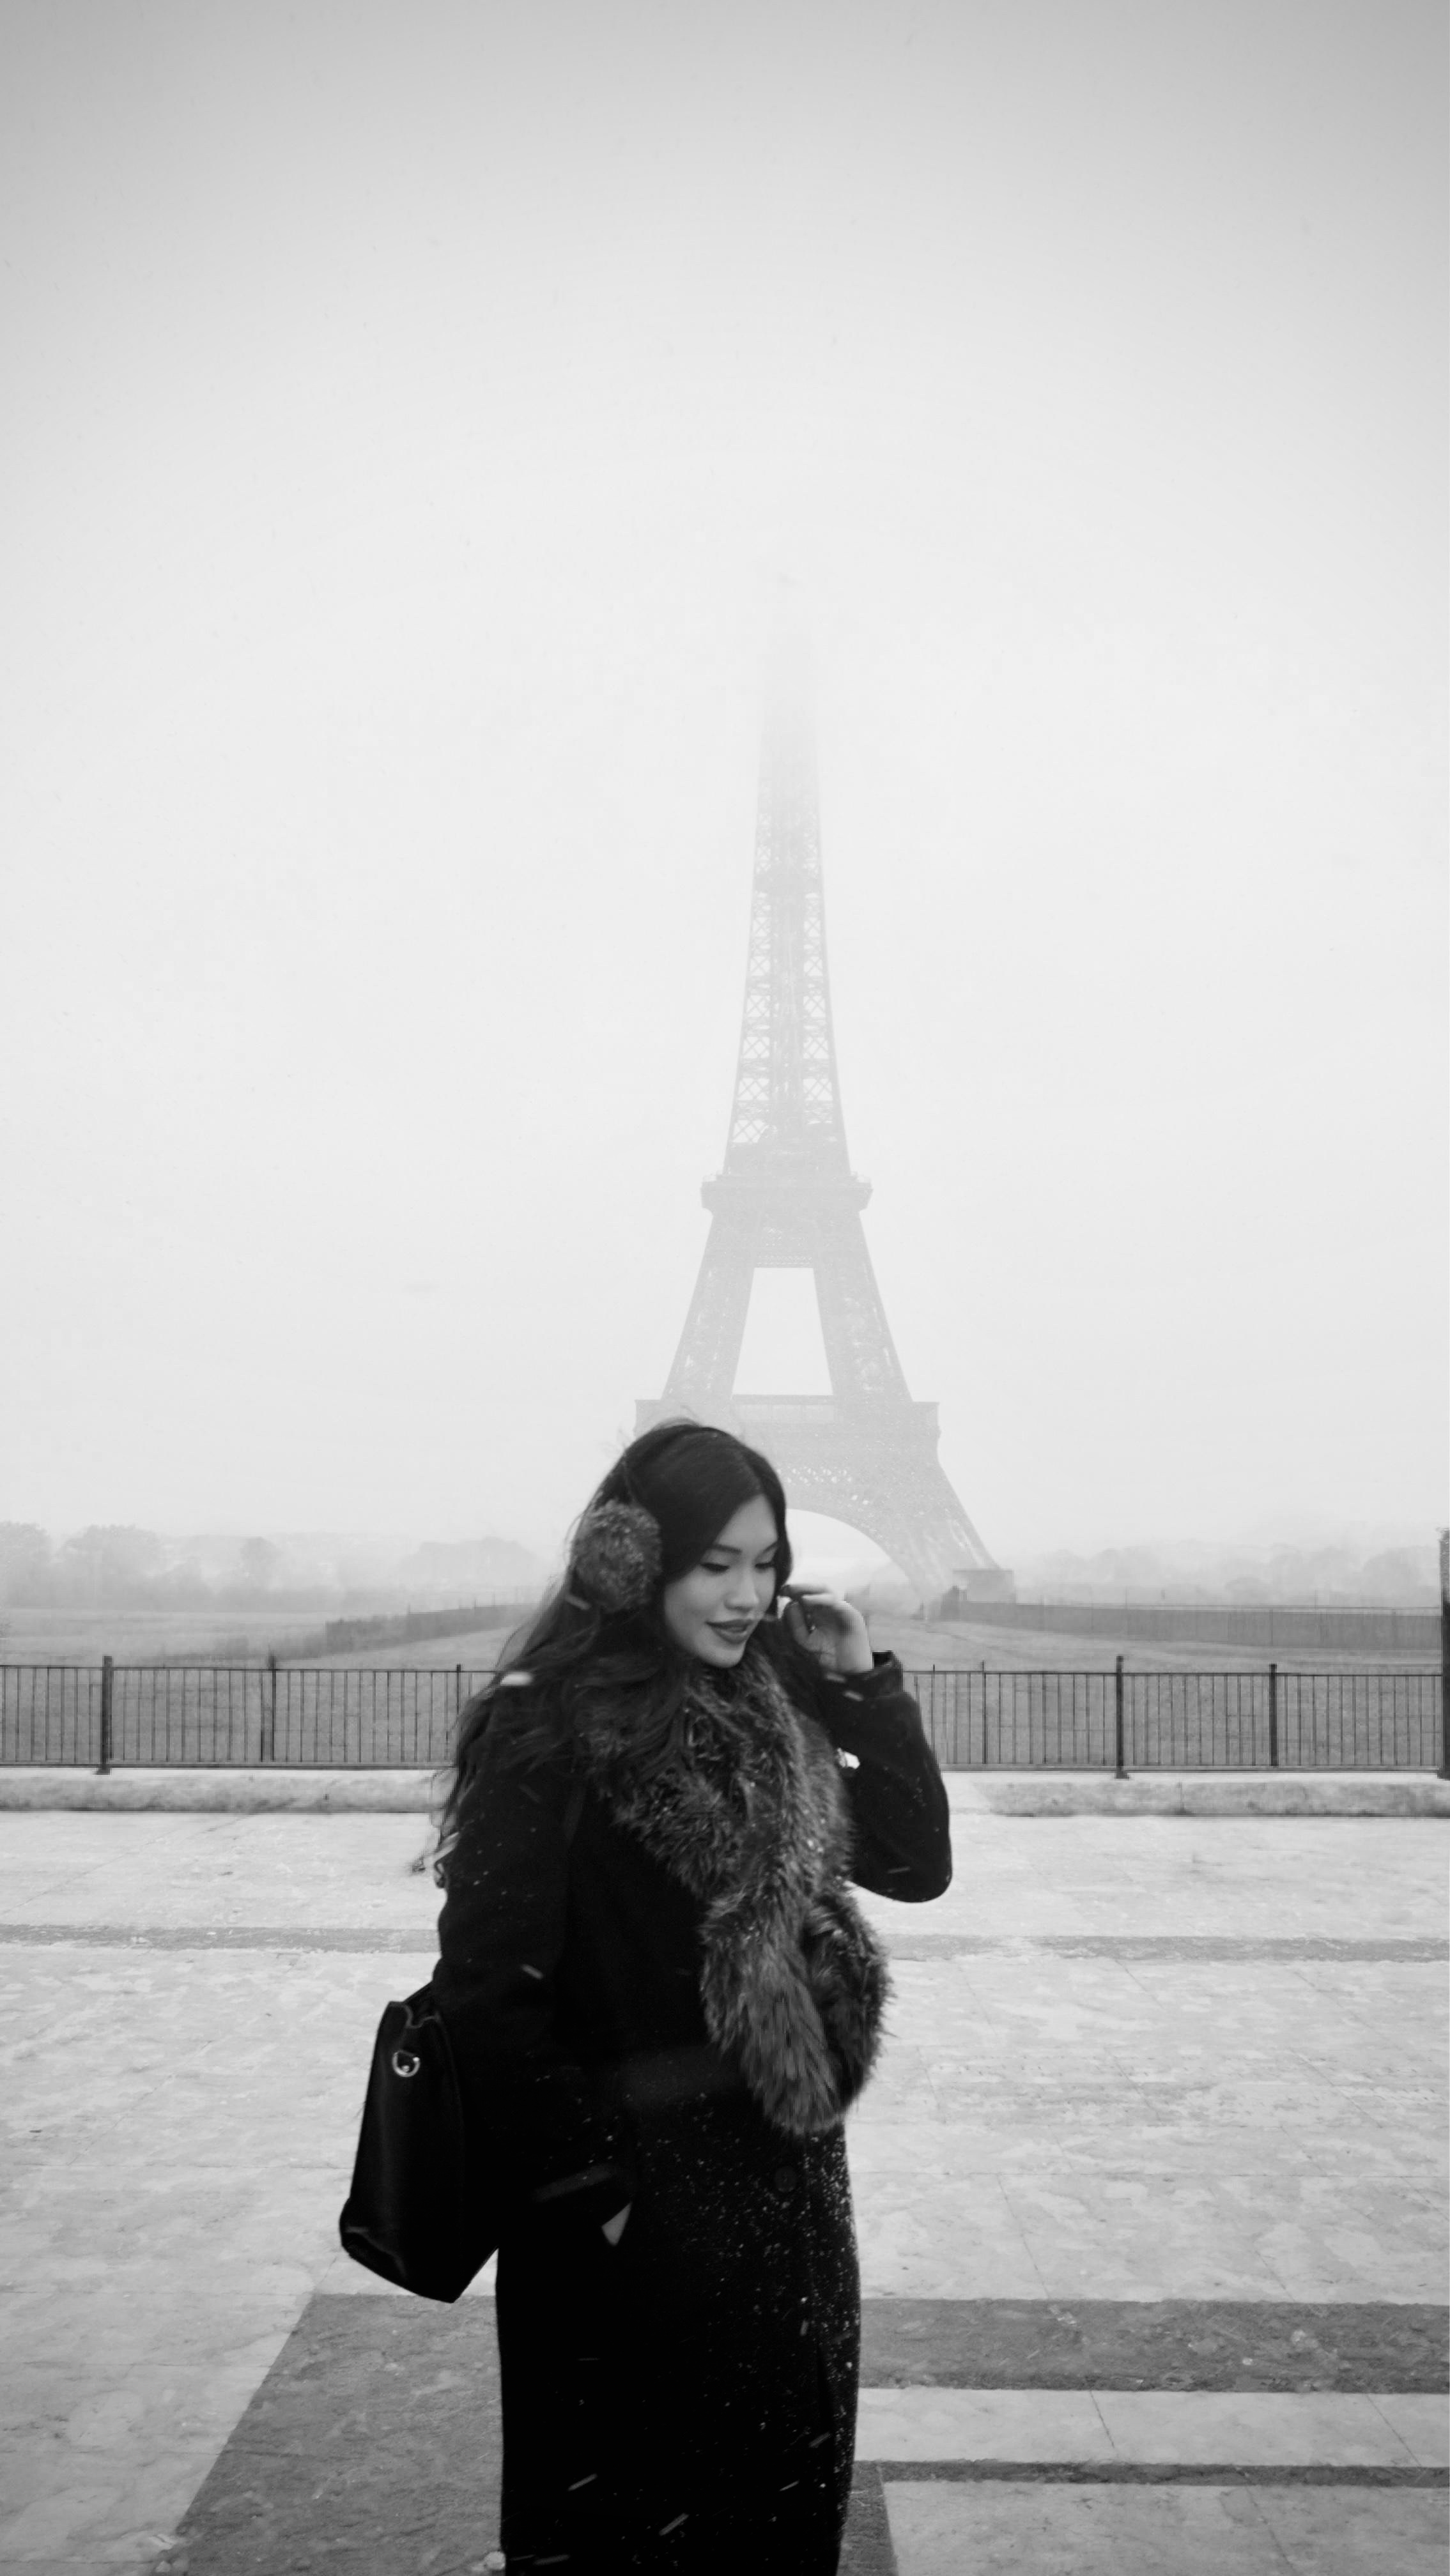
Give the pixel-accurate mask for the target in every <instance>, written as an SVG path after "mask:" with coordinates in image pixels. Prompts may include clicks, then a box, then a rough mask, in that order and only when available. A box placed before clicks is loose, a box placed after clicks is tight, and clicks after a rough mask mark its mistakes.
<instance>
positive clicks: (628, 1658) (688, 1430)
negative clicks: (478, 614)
mask: <svg viewBox="0 0 1450 2576" xmlns="http://www.w3.org/2000/svg"><path fill="white" fill-rule="evenodd" d="M757 1496H760V1497H761V1498H762V1499H763V1500H764V1501H765V1502H767V1503H768V1504H769V1505H770V1509H771V1514H772V1517H773V1519H774V1521H775V1529H776V1556H775V1565H774V1569H773V1571H774V1578H775V1580H774V1587H773V1591H772V1605H773V1603H774V1599H775V1595H776V1594H777V1593H778V1592H779V1590H780V1587H781V1585H782V1583H784V1582H785V1580H786V1578H787V1576H788V1575H789V1573H790V1568H791V1553H790V1540H789V1538H788V1537H787V1535H786V1524H785V1490H784V1488H783V1486H782V1484H781V1481H780V1478H779V1476H778V1475H777V1474H776V1472H775V1469H774V1468H773V1467H772V1465H771V1463H770V1460H769V1459H768V1458H764V1457H762V1456H761V1454H760V1452H759V1450H757V1449H748V1448H747V1447H746V1445H745V1443H744V1441H743V1440H737V1439H736V1438H735V1436H734V1434H733V1433H732V1432H729V1431H714V1430H711V1429H709V1428H708V1427H707V1426H706V1425H705V1424H703V1423H699V1422H657V1423H656V1424H655V1425H654V1426H653V1428H652V1429H651V1430H649V1431H645V1432H642V1433H641V1434H640V1437H639V1438H638V1440H632V1441H631V1442H630V1445H629V1447H628V1448H627V1449H626V1450H625V1451H624V1453H623V1455H622V1456H621V1457H620V1458H618V1459H616V1461H615V1463H614V1465H613V1466H612V1467H611V1468H610V1470H609V1473H608V1475H607V1476H606V1477H605V1478H604V1480H603V1482H602V1483H601V1484H600V1485H599V1487H598V1488H597V1490H596V1491H595V1493H594V1494H593V1495H592V1496H591V1498H590V1507H591V1508H592V1506H593V1504H595V1503H636V1504H639V1505H641V1506H642V1507H643V1509H644V1510H645V1511H647V1512H649V1513H650V1514H651V1515H652V1517H653V1518H654V1520H655V1521H656V1522H657V1523H658V1525H659V1533H660V1577H659V1581H658V1583H657V1584H656V1586H655V1588H654V1591H653V1593H652V1594H651V1596H650V1599H649V1600H648V1601H647V1602H646V1603H645V1605H644V1607H643V1609H640V1610H624V1611H612V1612H611V1611H604V1610H599V1609H596V1608H595V1607H594V1605H593V1604H592V1603H590V1602H587V1601H584V1600H582V1599H581V1598H580V1597H579V1595H578V1594H577V1593H575V1592H574V1591H573V1590H572V1589H571V1587H570V1583H569V1578H568V1575H567V1574H566V1575H565V1576H564V1577H563V1579H562V1581H560V1582H559V1583H558V1584H556V1585H555V1587H554V1589H553V1590H552V1591H551V1592H550V1593H549V1594H548V1595H547V1597H546V1598H545V1599H544V1601H542V1602H541V1603H540V1605H539V1608H538V1610H537V1611H536V1612H535V1614H534V1616H533V1618H532V1619H531V1620H530V1621H529V1622H528V1624H527V1626H526V1627H523V1628H521V1629H518V1630H516V1631H515V1633H514V1635H513V1636H512V1637H510V1639H509V1640H508V1643H507V1645H506V1646H505V1647H504V1650H503V1653H502V1655H501V1656H500V1657H499V1661H498V1667H497V1670H496V1671H495V1672H494V1674H493V1677H492V1679H491V1680H490V1681H489V1682H487V1683H486V1684H485V1686H484V1688H483V1689H482V1690H481V1691H479V1692H477V1693H476V1694H475V1696H474V1697H473V1698H472V1699H471V1700H470V1701H469V1702H468V1704H467V1706H466V1707H465V1708H464V1709H463V1710H462V1711H461V1712H460V1714H459V1720H458V1734H457V1738H456V1742H455V1746H454V1756H453V1766H452V1776H451V1779H450V1782H449V1788H448V1795H447V1798H446V1800H445V1802H444V1807H443V1813H442V1816H441V1818H440V1820H439V1826H438V1851H437V1857H436V1859H435V1862H434V1871H435V1875H436V1876H437V1877H438V1879H439V1882H440V1884H443V1883H445V1880H446V1870H447V1861H448V1856H449V1853H450V1852H451V1850H452V1849H453V1846H454V1844H455V1843H456V1841H457V1839H458V1828H459V1823H460V1819H461V1816H462V1812H463V1807H464V1802H465V1799H466V1797H467V1793H468V1789H469V1785H470V1782H471V1780H472V1778H473V1774H474V1769H475V1765H476V1760H477V1755H478V1752H479V1749H480V1747H481V1744H482V1741H483V1736H484V1732H485V1729H486V1728H488V1727H489V1726H491V1725H495V1724H497V1723H499V1722H500V1720H501V1718H502V1715H503V1709H504V1706H505V1705H507V1704H508V1703H510V1702H514V1701H516V1702H517V1704H518V1705H517V1717H516V1719H515V1715H514V1711H513V1710H512V1709H510V1714H509V1725H508V1745H507V1758H508V1759H509V1760H510V1761H512V1762H520V1763H529V1762H542V1761H548V1760H550V1759H552V1758H553V1757H555V1756H557V1755H558V1754H560V1753H561V1752H563V1751H565V1750H566V1749H567V1748H568V1747H569V1745H570V1744H571V1743H572V1741H573V1738H574V1729H575V1724H576V1720H577V1719H578V1717H579V1716H580V1714H581V1713H582V1712H583V1711H584V1710H585V1709H586V1708H589V1707H591V1706H593V1707H597V1706H599V1705H600V1703H601V1702H608V1701H617V1700H618V1699H620V1698H621V1697H624V1696H628V1698H629V1699H630V1701H631V1703H632V1704H633V1706H634V1709H635V1712H636V1724H635V1727H634V1729H633V1730H632V1731H633V1734H634V1741H635V1744H636V1747H637V1751H638V1759H639V1763H640V1766H641V1768H642V1769H643V1770H644V1771H645V1772H646V1773H648V1772H649V1771H651V1770H654V1769H657V1768H659V1767H660V1766H662V1765H663V1764H664V1763H665V1762H666V1761H667V1760H668V1758H669V1755H670V1751H671V1748H672V1746H673V1744H674V1742H675V1739H676V1736H677V1733H678V1729H679V1725H680V1721H681V1717H682V1714H683V1709H684V1703H685V1695H686V1692H687V1689H688V1686H689V1683H690V1680H691V1678H692V1676H693V1674H694V1673H695V1671H696V1670H697V1663H696V1658H695V1657H694V1656H692V1655H687V1654H686V1653H685V1652H684V1651H683V1649H682V1648H681V1647H679V1646H677V1645H676V1643H675V1641H674V1639H673V1638H672V1637H671V1635H670V1632H669V1630H668V1628H667V1627H666V1626H665V1621H664V1611H663V1606H662V1602H663V1593H664V1587H665V1585H666V1584H667V1583H674V1582H677V1581H678V1579H679V1577H680V1576H681V1575H682V1574H688V1573H689V1571H690V1569H691V1567H692V1566H695V1565H698V1564H699V1562H700V1559H701V1557H702V1556H704V1555H706V1554H707V1553H708V1551H709V1549H710V1547H711V1545H712V1543H713V1542H714V1541H715V1540H716V1539H717V1538H718V1537H719V1535H720V1532H721V1531H722V1530H723V1529H724V1527H725V1525H726V1523H727V1521H730V1520H733V1518H734V1516H735V1514H736V1513H737V1512H738V1511H739V1510H740V1507H741V1505H742V1504H743V1503H749V1502H753V1501H754V1500H755V1499H756V1497H757ZM515 1673H516V1674H520V1675H522V1674H524V1673H527V1675H528V1677H529V1682H530V1684H531V1687H530V1689H529V1690H528V1691H527V1693H525V1692H524V1690H523V1689H521V1688H520V1687H519V1686H518V1685H517V1684H514V1685H512V1686H510V1684H509V1682H508V1679H507V1676H508V1675H509V1674H515Z"/></svg>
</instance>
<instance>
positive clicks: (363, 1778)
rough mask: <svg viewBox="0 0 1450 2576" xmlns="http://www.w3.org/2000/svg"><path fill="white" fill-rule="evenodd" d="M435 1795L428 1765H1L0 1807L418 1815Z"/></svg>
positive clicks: (232, 1813) (226, 1813)
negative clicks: (333, 1768) (202, 1767)
mask: <svg viewBox="0 0 1450 2576" xmlns="http://www.w3.org/2000/svg"><path fill="white" fill-rule="evenodd" d="M438 1802H439V1801H438V1780H437V1774H436V1773H434V1772H432V1771H283V1770H277V1771H243V1770H240V1769H238V1770H216V1771H188V1770H183V1769H181V1768H180V1767H178V1768H177V1769H175V1770H142V1769H140V1768H137V1769H135V1770H130V1769H127V1770H124V1771H110V1772H108V1773H107V1774H106V1775H105V1777H104V1778H102V1776H101V1774H100V1773H99V1772H97V1771H86V1770H79V1769H77V1770H74V1771H72V1770H69V1769H66V1770H62V1769H60V1768H59V1767H55V1768H50V1767H46V1768H40V1767H37V1768H34V1769H25V1770H21V1769H19V1768H17V1769H15V1770H3V1771H0V1808H6V1807H10V1808H15V1807H31V1808H41V1807H45V1808H57V1807H61V1808H67V1807H70V1808H93V1809H94V1808H102V1809H107V1810H111V1809H116V1808H119V1809H121V1810H122V1811H123V1812H124V1813H127V1814H134V1813H137V1812H139V1811H142V1810H145V1811H148V1812H158V1811H159V1812H161V1813H165V1814H170V1815H194V1816H198V1815H199V1816H211V1815H217V1816H237V1815H243V1816H265V1815H293V1816H326V1815H341V1814H347V1815H370V1816H415V1815H417V1816H422V1815H427V1814H429V1813H430V1811H431V1810H432V1808H433V1807H434V1805H435V1804H437V1803H438Z"/></svg>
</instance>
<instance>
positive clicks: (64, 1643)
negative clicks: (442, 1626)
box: [0, 1608, 1426, 1673]
mask: <svg viewBox="0 0 1450 2576" xmlns="http://www.w3.org/2000/svg"><path fill="white" fill-rule="evenodd" d="M324 1624H325V1614H324V1613H322V1612H319V1611H316V1610H296V1611H282V1612H278V1611H275V1610H273V1611H268V1610H266V1609H265V1608H259V1609H258V1610H256V1611H251V1612H249V1611H240V1610H215V1611H206V1610H165V1611H147V1610H133V1611H126V1610H122V1611H84V1610H7V1611H5V1612H3V1613H0V1663H6V1664H99V1662H100V1660H101V1657H102V1656H103V1655H112V1656H114V1658H115V1660H116V1662H117V1663H118V1664H152V1663H171V1662H175V1661H176V1660H177V1659H178V1658H181V1657H185V1658H187V1659H189V1660H191V1661H194V1662H196V1663H199V1664H229V1663H247V1662H252V1661H261V1660H264V1659H265V1657H266V1656H267V1654H268V1653H269V1652H273V1653H275V1654H276V1655H277V1656H278V1658H279V1660H280V1661H281V1662H283V1663H295V1664H304V1663H305V1664H306V1665H308V1666H309V1667H323V1666H325V1667H328V1668H330V1669H332V1670H334V1671H339V1672H343V1671H350V1672H379V1671H393V1672H403V1671H407V1672H423V1671H428V1672H451V1671H452V1670H453V1669H454V1667H455V1666H456V1665H459V1664H461V1665H463V1667H464V1669H465V1670H466V1671H476V1672H491V1671H492V1669H493V1666H494V1664H495V1663H496V1661H497V1659H498V1655H499V1650H500V1648H501V1647H502V1645H503V1643H504V1641H505V1638H506V1636H507V1634H508V1631H507V1630H506V1629H500V1628H484V1629H479V1630H476V1631H474V1632H473V1633H471V1634H469V1635H460V1636H457V1637H427V1638H414V1639H412V1640H411V1641H409V1642H408V1643H405V1644H401V1645H395V1646H378V1645H373V1646H367V1645H364V1646H358V1647H356V1648H354V1649H353V1650H352V1651H351V1652H349V1653H347V1654H331V1655H308V1654H304V1653H300V1652H299V1651H298V1648H299V1647H300V1646H301V1645H302V1643H303V1641H304V1640H305V1639H307V1638H309V1637H315V1636H316V1635H317V1634H318V1632H319V1631H320V1630H321V1628H322V1627H323V1626H324ZM870 1627H871V1635H872V1640H873V1643H874V1644H875V1645H876V1646H877V1647H878V1649H881V1650H883V1651H887V1650H889V1651H890V1652H891V1653H892V1654H896V1655H899V1656H900V1658H901V1661H902V1663H903V1664H904V1665H905V1666H906V1667H907V1669H908V1670H909V1671H931V1670H933V1669H934V1670H936V1671H937V1672H980V1671H981V1669H982V1668H983V1666H985V1667H986V1669H987V1671H988V1672H1102V1671H1105V1670H1109V1669H1111V1666H1112V1663H1113V1659H1114V1657H1115V1656H1116V1655H1118V1654H1121V1655H1122V1657H1123V1660H1124V1663H1125V1665H1126V1668H1127V1670H1128V1671H1129V1672H1139V1673H1142V1672H1204V1673H1207V1672H1239V1671H1247V1670H1250V1669H1254V1670H1258V1671H1266V1670H1267V1668H1268V1663H1269V1656H1268V1654H1267V1652H1263V1651H1259V1650H1257V1649H1246V1648H1244V1647H1242V1646H1207V1645H1202V1644H1192V1645H1179V1646H1172V1645H1164V1644H1163V1643H1161V1642H1160V1641H1159V1640H1157V1639H1144V1638H1141V1637H1131V1638H1129V1637H1124V1638H1114V1637H1111V1636H1106V1637H1104V1636H1094V1637H1077V1636H1060V1635H1058V1634H1056V1633H1055V1632H1053V1631H1048V1630H1040V1629H1030V1628H999V1627H994V1626H986V1625H983V1626H980V1627H973V1626H972V1625H971V1623H970V1622H968V1621H958V1620H953V1621H951V1622H950V1623H949V1624H948V1623H945V1622H941V1623H930V1622H926V1621H923V1620H920V1619H911V1618H893V1617H892V1616H890V1614H889V1613H887V1612H884V1611H873V1612H872V1614H871V1620H870ZM293 1641H295V1643H294V1642H293ZM1397 1660H1401V1659H1397V1658H1395V1657H1393V1656H1391V1655H1390V1654H1388V1653H1387V1652H1386V1651H1385V1650H1384V1649H1383V1648H1379V1649H1377V1650H1375V1651H1373V1652H1370V1651H1366V1652H1364V1653H1359V1654H1350V1653H1340V1652H1336V1651H1335V1650H1334V1649H1333V1648H1330V1647H1325V1646H1316V1647H1310V1648H1307V1649H1306V1650H1305V1651H1304V1652H1303V1653H1299V1654H1295V1653H1293V1652H1291V1651H1289V1650H1288V1649H1283V1650H1280V1651H1279V1652H1278V1653H1277V1654H1276V1656H1275V1661H1276V1662H1277V1664H1278V1666H1279V1669H1280V1671H1281V1672H1285V1673H1288V1672H1346V1673H1348V1672H1355V1671H1365V1670H1368V1669H1371V1668H1374V1669H1386V1668H1388V1667H1390V1666H1391V1665H1393V1664H1394V1663H1395V1662H1396V1661H1397ZM1403 1660H1404V1661H1405V1662H1406V1663H1407V1664H1409V1665H1412V1666H1414V1667H1417V1668H1418V1667H1419V1666H1421V1665H1423V1664H1424V1662H1425V1660H1426V1659H1425V1658H1424V1656H1423V1655H1414V1656H1410V1657H1407V1658H1404V1659H1403Z"/></svg>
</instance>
